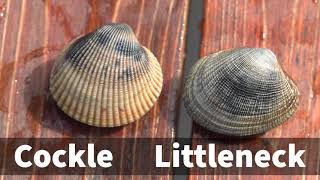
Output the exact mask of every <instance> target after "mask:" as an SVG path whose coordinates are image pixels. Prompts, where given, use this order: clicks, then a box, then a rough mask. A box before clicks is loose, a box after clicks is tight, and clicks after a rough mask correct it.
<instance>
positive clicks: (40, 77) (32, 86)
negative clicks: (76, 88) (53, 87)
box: [23, 59, 122, 138]
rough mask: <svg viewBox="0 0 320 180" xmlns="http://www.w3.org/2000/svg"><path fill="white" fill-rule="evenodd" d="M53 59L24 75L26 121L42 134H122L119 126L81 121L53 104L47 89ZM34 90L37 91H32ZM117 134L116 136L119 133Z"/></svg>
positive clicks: (53, 135)
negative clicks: (98, 124) (87, 123)
mask: <svg viewBox="0 0 320 180" xmlns="http://www.w3.org/2000/svg"><path fill="white" fill-rule="evenodd" d="M53 62H54V59H50V60H49V61H48V62H41V63H39V65H38V66H37V67H36V68H34V69H33V71H32V72H31V74H30V76H27V77H26V79H25V83H26V85H25V88H26V89H25V90H24V94H23V95H24V102H25V106H26V107H27V114H28V116H29V118H27V119H28V121H29V122H27V123H31V124H34V125H35V126H38V127H39V129H40V131H41V133H40V137H42V138H51V137H52V138H54V137H59V138H61V137H74V138H87V137H102V136H112V135H115V136H117V135H118V134H119V133H120V135H119V136H121V130H122V127H115V128H100V127H92V126H89V125H86V124H83V123H80V122H78V121H76V120H74V119H72V118H71V117H69V116H68V115H66V114H65V113H64V112H63V111H62V110H60V108H59V107H58V106H57V105H56V103H55V101H54V100H53V98H52V97H51V95H50V92H49V77H50V72H51V69H52V66H53ZM35 91H36V93H35ZM119 136H117V137H119Z"/></svg>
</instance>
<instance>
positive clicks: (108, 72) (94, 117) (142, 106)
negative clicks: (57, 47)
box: [50, 23, 163, 127]
mask: <svg viewBox="0 0 320 180" xmlns="http://www.w3.org/2000/svg"><path fill="white" fill-rule="evenodd" d="M162 81H163V80H162V71H161V67H160V64H159V63H158V61H157V59H156V57H155V56H154V55H153V54H152V53H151V52H150V50H148V49H147V48H145V47H143V46H141V45H140V43H139V42H138V40H137V39H136V37H135V35H134V33H133V31H132V29H131V28H130V27H129V26H128V25H126V24H117V23H112V24H107V25H105V26H103V27H101V28H98V29H97V30H96V31H94V32H91V33H89V34H86V35H84V36H81V37H79V38H77V39H76V40H74V41H72V42H71V43H70V44H69V45H68V46H67V47H66V48H65V49H64V50H63V51H62V53H61V54H60V55H59V57H58V58H57V59H56V63H55V67H54V69H53V71H52V73H51V77H50V92H51V94H52V96H53V98H54V99H55V101H56V102H57V104H58V106H59V107H60V108H61V109H62V110H63V111H64V112H65V113H66V114H68V115H69V116H71V117H72V118H74V119H76V120H78V121H81V122H83V123H86V124H89V125H93V126H100V127H114V126H120V125H124V124H128V123H130V122H133V121H135V120H137V119H140V118H141V117H142V116H143V115H144V114H145V113H147V112H148V111H149V110H150V108H151V107H152V106H153V104H154V103H155V101H156V100H157V98H158V97H159V95H160V92H161V88H162Z"/></svg>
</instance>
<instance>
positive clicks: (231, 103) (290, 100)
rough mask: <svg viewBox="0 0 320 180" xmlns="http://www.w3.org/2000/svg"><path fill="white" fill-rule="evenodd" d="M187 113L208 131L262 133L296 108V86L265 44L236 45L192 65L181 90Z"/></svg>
mask: <svg viewBox="0 0 320 180" xmlns="http://www.w3.org/2000/svg"><path fill="white" fill-rule="evenodd" d="M183 98H184V102H185V103H184V104H185V107H186V109H187V112H188V113H189V115H190V116H191V117H192V119H193V120H194V121H195V122H197V123H198V124H200V125H201V126H203V127H205V128H208V129H209V130H211V131H214V132H217V133H220V134H225V135H232V136H247V135H255V134H261V133H263V132H265V131H267V130H269V129H272V128H274V127H276V126H278V125H280V124H281V123H283V122H284V121H285V120H287V119H288V118H289V117H290V116H291V115H292V114H293V113H294V112H295V110H296V109H297V106H298V101H299V92H298V89H297V87H296V85H295V84H294V83H293V81H292V80H291V79H290V78H289V77H288V76H287V75H286V74H285V73H284V72H283V70H282V69H281V66H280V65H279V64H278V62H277V59H276V56H275V55H274V54H273V52H272V51H271V50H269V49H264V48H239V49H229V50H226V51H221V52H218V53H214V54H210V55H208V56H206V57H203V58H201V59H200V60H199V61H198V62H197V63H196V65H195V66H194V67H193V68H192V73H191V75H190V76H189V77H188V79H187V82H186V87H185V93H184V97H183Z"/></svg>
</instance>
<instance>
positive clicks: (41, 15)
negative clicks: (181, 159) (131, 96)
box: [0, 0, 188, 179]
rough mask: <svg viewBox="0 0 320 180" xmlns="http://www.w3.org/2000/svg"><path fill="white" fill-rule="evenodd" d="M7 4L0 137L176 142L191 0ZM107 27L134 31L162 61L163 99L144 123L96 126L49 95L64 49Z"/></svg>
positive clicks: (1, 23)
mask: <svg viewBox="0 0 320 180" xmlns="http://www.w3.org/2000/svg"><path fill="white" fill-rule="evenodd" d="M0 5H1V6H5V9H4V10H5V13H4V16H3V17H0V92H1V97H0V128H1V129H2V130H1V131H0V137H12V138H17V137H46V138H61V137H92V138H93V137H133V138H137V137H147V138H155V137H161V138H172V139H173V138H174V137H175V135H174V134H175V130H174V128H175V127H174V126H175V123H174V119H175V108H176V100H177V96H178V95H177V94H178V92H179V91H180V89H179V88H180V83H181V69H182V65H183V58H184V37H185V23H186V18H187V10H188V0H182V1H180V0H179V1H178V0H174V1H171V0H133V1H125V0H119V1H117V0H108V1H99V0H77V1H74V0H68V1H61V0H45V1H28V0H23V1H19V0H12V1H9V0H8V1H4V2H3V3H2V2H1V3H0ZM1 8H2V7H0V13H1ZM108 22H125V23H127V24H129V25H130V26H132V28H133V30H134V31H135V33H136V34H137V37H138V39H139V40H140V42H141V44H143V45H144V46H146V47H148V48H149V49H151V51H152V52H153V53H154V54H155V56H156V57H157V58H158V60H159V61H160V63H161V66H162V68H163V70H164V72H165V73H164V86H163V90H162V93H161V96H160V98H159V101H158V102H157V103H156V105H155V106H154V107H153V108H152V109H151V111H150V112H149V113H148V114H147V115H145V116H144V117H143V118H142V119H141V120H139V121H138V122H135V123H132V124H129V125H127V126H125V127H120V128H94V127H89V126H87V125H83V124H80V123H78V122H76V121H74V120H72V119H71V118H69V117H67V116H66V115H65V114H64V113H62V112H61V111H60V110H58V108H57V107H56V105H55V104H54V102H53V101H52V99H51V98H50V95H49V92H48V78H49V73H50V71H51V68H52V65H53V62H54V58H55V57H56V56H57V54H58V53H59V51H60V50H61V49H62V48H63V46H64V45H66V44H67V43H68V42H69V41H70V40H71V39H73V38H75V37H77V36H79V35H81V34H85V33H88V32H90V31H92V30H94V29H95V28H97V27H99V26H101V25H103V24H105V23H108ZM4 177H5V178H6V179H7V178H16V177H15V176H2V178H4ZM50 177H51V176H31V177H29V176H26V177H25V178H41V179H47V178H50ZM128 177H129V176H128ZM51 178H52V177H51ZM55 178H60V179H70V178H72V179H80V178H89V179H91V178H98V179H106V178H107V177H102V176H71V177H70V176H68V177H65V176H58V177H55ZM109 178H111V177H108V179H109ZM113 178H114V179H118V178H120V177H118V176H115V177H113ZM130 178H132V179H139V178H141V177H140V176H130ZM149 178H152V177H149ZM162 178H165V179H168V178H170V177H169V176H163V177H162Z"/></svg>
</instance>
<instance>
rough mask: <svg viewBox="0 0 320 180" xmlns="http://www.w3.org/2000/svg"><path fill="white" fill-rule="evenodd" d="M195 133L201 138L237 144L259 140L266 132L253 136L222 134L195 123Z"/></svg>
mask: <svg viewBox="0 0 320 180" xmlns="http://www.w3.org/2000/svg"><path fill="white" fill-rule="evenodd" d="M193 133H194V134H197V136H199V137H201V138H206V139H208V140H209V141H210V140H214V141H217V142H222V143H225V144H237V143H239V144H240V143H246V142H250V141H257V140H258V139H260V138H261V136H263V135H264V134H265V133H261V134H256V135H251V136H231V135H225V134H220V133H216V132H212V131H209V130H207V129H205V128H204V127H202V126H200V125H198V124H196V123H193Z"/></svg>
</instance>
